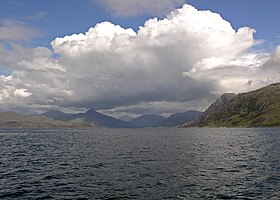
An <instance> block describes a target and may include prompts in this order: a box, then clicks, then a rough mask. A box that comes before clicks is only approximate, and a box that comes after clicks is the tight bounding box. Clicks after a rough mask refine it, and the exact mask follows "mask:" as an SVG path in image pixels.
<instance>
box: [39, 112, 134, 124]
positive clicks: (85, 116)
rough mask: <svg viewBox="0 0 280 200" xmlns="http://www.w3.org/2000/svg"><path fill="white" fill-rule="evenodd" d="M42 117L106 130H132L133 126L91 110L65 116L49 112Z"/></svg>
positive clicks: (60, 113)
mask: <svg viewBox="0 0 280 200" xmlns="http://www.w3.org/2000/svg"><path fill="white" fill-rule="evenodd" d="M42 115H43V116H46V117H50V118H52V119H56V120H60V121H64V122H77V121H79V122H85V123H94V124H95V125H96V126H99V127H108V128H132V127H133V126H132V125H130V124H129V123H127V122H124V121H121V120H119V119H116V118H114V117H111V116H108V115H104V114H101V113H99V112H97V111H95V110H93V109H90V110H88V111H87V112H85V113H78V114H66V113H63V112H61V111H58V110H51V111H48V112H45V113H43V114H42Z"/></svg>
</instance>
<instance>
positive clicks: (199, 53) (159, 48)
mask: <svg viewBox="0 0 280 200" xmlns="http://www.w3.org/2000/svg"><path fill="white" fill-rule="evenodd" d="M254 33H255V30H254V29H252V28H249V27H241V28H239V29H238V30H235V29H234V28H232V26H231V24H230V23H229V22H228V21H226V20H224V19H223V18H222V17H221V16H220V15H219V14H217V13H213V12H211V11H200V10H197V9H196V8H194V7H193V6H190V5H184V6H183V7H182V8H181V9H176V10H174V11H172V12H171V13H170V14H169V15H167V17H165V18H163V19H161V20H159V19H157V18H154V19H150V20H148V21H146V23H145V24H144V25H143V26H141V27H139V30H138V31H134V30H132V29H125V28H122V27H121V26H119V25H115V24H112V23H111V22H102V23H99V24H97V25H96V26H95V27H92V28H90V29H89V30H88V31H87V32H85V33H78V34H73V35H68V36H65V37H60V38H56V39H55V40H54V41H52V42H51V45H52V48H53V51H52V50H49V49H47V48H43V47H37V48H24V47H21V46H19V45H15V46H13V50H12V51H10V50H6V49H5V48H4V47H1V46H0V52H1V54H0V65H5V66H6V67H8V68H10V69H11V70H12V75H11V77H9V78H7V77H4V76H2V79H0V81H1V83H3V85H2V86H1V87H0V92H1V96H0V97H1V98H0V105H1V106H4V105H5V106H6V107H12V106H14V105H15V104H16V105H20V109H23V107H24V106H26V107H28V108H36V109H48V108H51V107H55V108H58V107H62V108H73V109H87V108H95V109H102V110H103V111H104V112H105V111H106V110H107V112H108V113H112V112H113V111H115V112H119V113H124V114H129V112H131V113H134V114H140V113H141V112H145V113H147V112H149V111H150V112H154V113H159V114H160V113H165V114H168V113H172V110H174V111H176V112H177V111H179V110H180V108H181V107H184V108H182V109H183V110H184V109H199V110H203V109H205V108H206V107H207V106H208V105H209V104H210V103H211V102H212V101H213V100H215V98H216V97H217V96H219V95H220V94H221V93H223V92H243V91H248V90H251V89H256V88H257V87H261V86H264V85H266V84H269V83H272V82H276V81H279V77H280V76H279V66H280V59H279V57H280V56H279V55H280V53H279V52H280V50H279V49H280V48H279V47H277V48H276V50H275V51H274V52H273V53H271V54H269V53H266V52H264V51H258V52H257V51H253V50H252V47H254V45H256V44H258V41H256V40H255V39H254ZM53 53H55V54H56V55H57V56H56V57H54V56H53ZM16 91H17V92H16ZM16 94H18V95H20V94H22V95H21V98H18V95H16ZM7 105H8V106H7ZM152 107H154V108H153V109H152Z"/></svg>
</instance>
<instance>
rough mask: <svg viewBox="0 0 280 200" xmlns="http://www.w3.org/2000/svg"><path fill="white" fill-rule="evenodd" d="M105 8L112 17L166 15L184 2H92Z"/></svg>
mask: <svg viewBox="0 0 280 200" xmlns="http://www.w3.org/2000/svg"><path fill="white" fill-rule="evenodd" d="M90 1H91V2H92V3H98V4H100V5H102V6H103V7H105V8H106V9H107V10H108V11H109V12H110V13H111V14H112V15H115V16H120V17H130V16H137V15H142V14H153V15H165V14H167V13H168V12H169V11H171V10H173V9H174V8H176V7H177V6H181V5H183V3H184V2H185V1H184V0H129V1H128V0H90Z"/></svg>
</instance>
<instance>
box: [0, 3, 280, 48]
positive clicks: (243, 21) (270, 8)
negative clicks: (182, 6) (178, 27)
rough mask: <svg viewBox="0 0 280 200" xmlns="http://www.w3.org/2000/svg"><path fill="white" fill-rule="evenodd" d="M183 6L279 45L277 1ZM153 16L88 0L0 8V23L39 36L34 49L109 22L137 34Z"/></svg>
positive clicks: (279, 6)
mask: <svg viewBox="0 0 280 200" xmlns="http://www.w3.org/2000/svg"><path fill="white" fill-rule="evenodd" d="M185 2H186V3H189V4H191V5H193V6H195V7H196V8H198V9H202V10H211V11H213V12H217V13H219V14H221V16H222V17H223V18H224V19H226V20H227V21H229V22H230V23H231V25H232V26H233V27H234V28H235V29H237V28H239V27H242V26H249V27H252V28H254V29H256V31H257V32H256V34H255V37H256V39H262V40H265V41H266V43H265V44H264V45H265V47H266V48H268V49H273V47H275V46H276V45H277V44H278V43H279V41H280V39H279V35H280V27H279V26H278V24H277V19H280V12H279V8H280V1H278V0H271V1H264V0H246V1H244V0H234V1H233V0H232V1H224V0H187V1H185ZM177 7H179V6H177ZM40 13H41V15H40ZM36 15H38V16H37V18H36ZM154 16H155V15H154V14H139V15H137V16H129V17H123V16H114V15H112V14H111V13H110V11H108V10H106V9H104V7H102V6H100V5H99V4H98V3H95V4H94V3H91V2H90V1H89V0H48V1H44V0H26V1H19V0H9V1H1V7H0V19H13V20H21V21H23V22H25V23H26V24H28V25H30V26H32V27H34V28H36V29H38V30H39V31H40V32H41V33H42V35H41V37H39V38H37V39H36V40H34V41H33V45H34V46H36V45H44V46H48V45H49V43H50V42H51V41H52V40H53V39H54V38H55V37H59V36H65V35H69V34H73V33H80V32H85V31H86V30H88V28H89V27H92V26H94V25H95V24H96V23H98V22H102V21H110V22H112V23H114V24H119V25H121V26H122V27H125V28H127V27H131V28H133V29H134V30H138V27H139V26H142V25H143V23H144V22H145V20H147V19H149V18H151V17H154ZM159 17H161V16H159Z"/></svg>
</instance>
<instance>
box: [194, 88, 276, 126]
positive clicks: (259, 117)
mask: <svg viewBox="0 0 280 200" xmlns="http://www.w3.org/2000/svg"><path fill="white" fill-rule="evenodd" d="M190 126H198V127H202V126H209V127H265V126H280V83H275V84H271V85H269V86H266V87H263V88H260V89H258V90H255V91H251V92H247V93H241V94H223V95H222V96H221V97H220V98H219V99H218V100H217V101H216V102H214V103H213V104H212V105H211V106H210V107H209V108H208V109H207V110H206V111H205V112H204V113H203V115H202V116H201V117H200V118H199V119H198V120H197V121H196V122H195V123H193V124H191V125H190Z"/></svg>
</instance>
